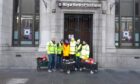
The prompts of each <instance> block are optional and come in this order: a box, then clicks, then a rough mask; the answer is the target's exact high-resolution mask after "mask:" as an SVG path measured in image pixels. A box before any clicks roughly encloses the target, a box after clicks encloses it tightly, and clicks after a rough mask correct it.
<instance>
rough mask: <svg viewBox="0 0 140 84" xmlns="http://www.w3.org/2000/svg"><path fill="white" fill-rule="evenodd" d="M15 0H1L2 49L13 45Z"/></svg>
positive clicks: (0, 34)
mask: <svg viewBox="0 0 140 84" xmlns="http://www.w3.org/2000/svg"><path fill="white" fill-rule="evenodd" d="M12 19H13V0H0V50H7V49H9V47H10V46H11V45H12Z"/></svg>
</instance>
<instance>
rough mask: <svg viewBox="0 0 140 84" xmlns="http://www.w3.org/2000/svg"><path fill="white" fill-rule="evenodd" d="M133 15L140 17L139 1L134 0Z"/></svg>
mask: <svg viewBox="0 0 140 84" xmlns="http://www.w3.org/2000/svg"><path fill="white" fill-rule="evenodd" d="M135 15H136V16H140V0H136V2H135Z"/></svg>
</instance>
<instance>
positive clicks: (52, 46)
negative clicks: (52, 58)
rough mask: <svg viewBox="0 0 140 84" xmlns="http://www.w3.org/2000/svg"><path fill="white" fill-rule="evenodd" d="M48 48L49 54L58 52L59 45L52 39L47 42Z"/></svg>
mask: <svg viewBox="0 0 140 84" xmlns="http://www.w3.org/2000/svg"><path fill="white" fill-rule="evenodd" d="M46 49H47V53H48V54H56V52H57V46H56V44H55V43H53V42H52V41H50V42H48V43H47V47H46Z"/></svg>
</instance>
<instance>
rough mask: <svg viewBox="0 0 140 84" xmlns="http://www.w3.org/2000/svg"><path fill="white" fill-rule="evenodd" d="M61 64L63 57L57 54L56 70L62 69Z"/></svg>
mask: <svg viewBox="0 0 140 84" xmlns="http://www.w3.org/2000/svg"><path fill="white" fill-rule="evenodd" d="M61 63H62V56H61V54H57V67H56V68H58V69H60V68H61Z"/></svg>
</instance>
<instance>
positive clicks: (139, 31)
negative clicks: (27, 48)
mask: <svg viewBox="0 0 140 84" xmlns="http://www.w3.org/2000/svg"><path fill="white" fill-rule="evenodd" d="M134 41H135V46H136V47H140V46H139V45H140V44H139V43H140V17H136V18H135V40H134Z"/></svg>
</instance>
